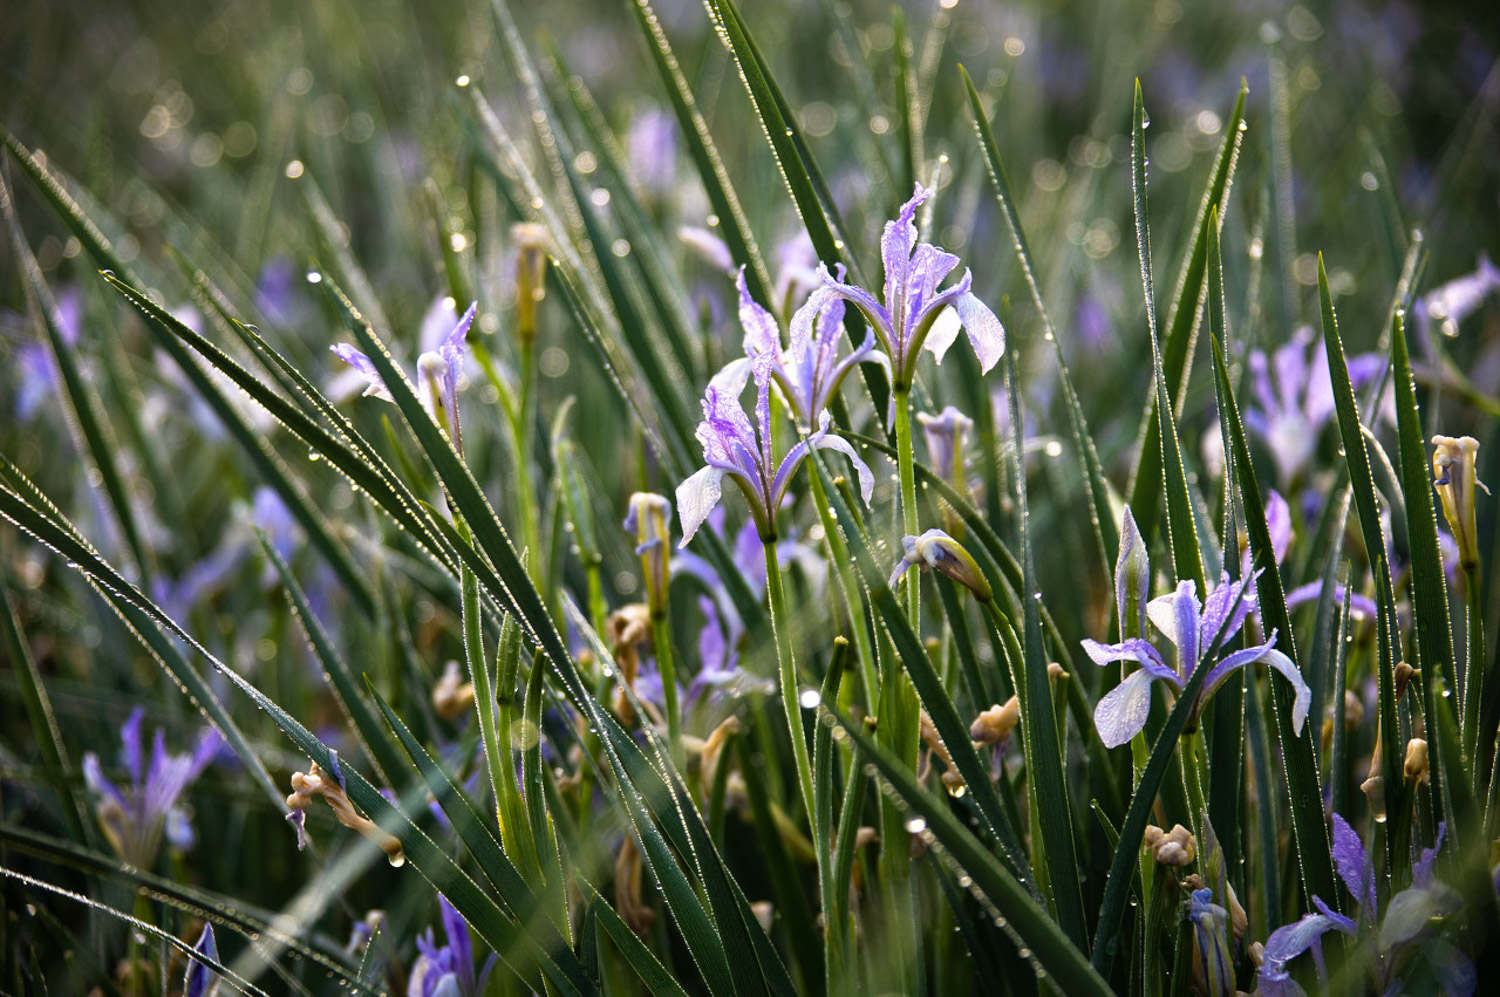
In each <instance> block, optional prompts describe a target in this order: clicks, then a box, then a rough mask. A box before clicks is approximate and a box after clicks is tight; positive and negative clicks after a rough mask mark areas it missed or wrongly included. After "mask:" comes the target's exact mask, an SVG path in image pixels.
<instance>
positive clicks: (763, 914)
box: [750, 900, 776, 934]
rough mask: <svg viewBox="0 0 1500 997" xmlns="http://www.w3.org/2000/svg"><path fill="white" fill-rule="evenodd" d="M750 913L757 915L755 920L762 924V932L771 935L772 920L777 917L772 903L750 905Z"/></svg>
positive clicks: (765, 901) (762, 902)
mask: <svg viewBox="0 0 1500 997" xmlns="http://www.w3.org/2000/svg"><path fill="white" fill-rule="evenodd" d="M750 912H751V913H752V914H754V915H755V920H756V921H758V922H759V923H760V930H761V931H764V932H766V933H767V934H769V933H770V931H771V920H772V918H774V917H775V916H776V909H775V908H774V907H772V906H771V901H769V900H757V901H755V902H754V903H753V904H751V905H750Z"/></svg>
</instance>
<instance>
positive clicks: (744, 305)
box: [736, 267, 891, 426]
mask: <svg viewBox="0 0 1500 997" xmlns="http://www.w3.org/2000/svg"><path fill="white" fill-rule="evenodd" d="M736 283H737V286H738V287H739V291H740V324H741V325H742V326H744V328H745V355H746V356H748V357H749V358H750V360H751V362H754V361H755V360H757V359H758V358H761V357H764V358H766V359H767V361H768V362H769V363H770V365H771V376H773V377H774V378H776V383H777V384H778V385H780V386H781V392H782V396H783V397H785V398H786V400H787V403H788V404H789V405H791V407H792V412H793V414H795V415H796V417H797V422H798V423H799V424H800V425H803V426H811V425H812V424H813V422H814V420H815V419H816V418H817V417H818V414H819V413H820V412H822V411H823V410H824V409H826V408H827V407H828V406H829V404H830V403H831V402H832V401H833V399H834V397H835V396H836V395H837V394H838V390H839V385H841V384H842V383H843V381H844V378H845V377H846V376H847V375H848V374H849V372H850V371H851V370H853V369H854V367H855V365H856V364H861V363H878V364H880V365H881V366H883V367H885V368H886V370H887V371H889V370H890V366H891V365H890V361H889V360H888V359H887V358H886V355H885V354H884V353H881V352H880V351H879V350H877V349H875V334H874V333H873V332H870V331H867V332H866V333H865V341H864V342H863V343H861V344H860V345H859V348H858V349H856V350H854V352H852V353H850V354H848V355H847V356H844V357H842V358H841V357H840V356H839V346H840V345H841V344H842V343H843V341H844V302H843V301H842V299H839V298H836V297H833V296H831V295H826V294H825V295H818V294H814V295H812V296H811V297H809V298H808V299H807V301H806V303H805V304H803V306H802V307H801V308H799V309H797V311H796V313H795V314H794V315H793V316H792V322H791V346H790V347H788V348H787V349H785V350H783V349H782V348H781V327H780V326H779V325H777V323H776V319H775V317H774V316H773V315H772V314H771V313H770V312H768V311H766V310H765V309H764V308H762V307H761V306H760V305H759V304H757V303H756V301H755V299H754V298H752V297H750V288H749V287H748V286H747V285H746V283H745V268H744V267H740V272H739V277H738V279H737V282H736Z"/></svg>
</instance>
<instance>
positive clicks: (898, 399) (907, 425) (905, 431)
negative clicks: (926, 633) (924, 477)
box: [895, 388, 921, 633]
mask: <svg viewBox="0 0 1500 997" xmlns="http://www.w3.org/2000/svg"><path fill="white" fill-rule="evenodd" d="M895 404H896V471H897V474H898V475H899V476H900V478H901V528H902V529H903V530H905V531H906V534H907V535H908V536H916V535H917V534H918V533H920V532H921V531H920V530H919V529H918V526H917V479H916V472H915V470H914V468H913V466H912V459H913V458H912V445H911V388H897V389H895ZM917 580H918V574H917V572H915V571H909V572H907V574H906V615H907V616H908V617H909V618H910V619H911V627H912V630H914V631H917V632H919V633H920V627H921V620H920V619H919V618H918V611H919V610H920V608H921V603H920V597H919V593H920V591H921V587H920V586H919V585H918V584H917Z"/></svg>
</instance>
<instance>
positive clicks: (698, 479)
mask: <svg viewBox="0 0 1500 997" xmlns="http://www.w3.org/2000/svg"><path fill="white" fill-rule="evenodd" d="M723 488H724V471H723V470H722V469H721V468H717V467H703V468H699V469H698V470H697V471H696V472H694V474H693V475H692V476H691V477H690V478H688V479H687V480H686V481H684V482H683V483H682V484H680V485H678V486H677V514H678V515H679V516H681V517H682V542H681V543H680V544H679V545H678V546H680V547H686V546H687V545H688V541H689V540H691V539H693V534H694V533H697V532H698V527H700V526H702V525H703V521H704V520H705V519H707V518H708V514H709V513H710V512H712V511H713V509H714V506H716V505H718V504H719V497H720V496H721V495H722V494H723Z"/></svg>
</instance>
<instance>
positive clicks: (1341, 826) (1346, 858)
mask: <svg viewBox="0 0 1500 997" xmlns="http://www.w3.org/2000/svg"><path fill="white" fill-rule="evenodd" d="M1332 855H1333V865H1334V868H1336V869H1337V870H1338V874H1339V878H1340V879H1342V880H1343V881H1344V886H1345V887H1347V888H1348V890H1349V893H1350V894H1351V895H1352V896H1353V897H1354V902H1355V903H1357V904H1359V908H1360V912H1361V913H1363V914H1364V915H1365V917H1366V918H1368V919H1369V921H1370V922H1371V923H1372V924H1373V923H1374V922H1375V919H1376V914H1377V911H1376V907H1375V863H1374V862H1372V861H1371V860H1370V853H1369V852H1367V851H1365V846H1364V843H1363V842H1362V841H1360V840H1359V835H1358V834H1356V833H1355V832H1354V828H1352V827H1350V826H1349V822H1348V821H1347V820H1345V819H1344V818H1343V815H1341V814H1334V815H1333V851H1332Z"/></svg>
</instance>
